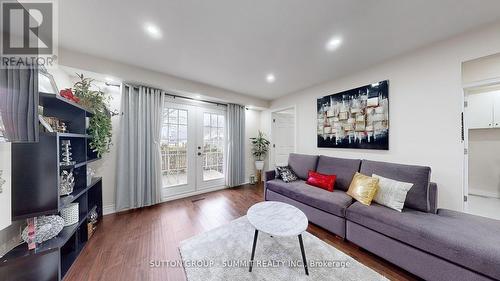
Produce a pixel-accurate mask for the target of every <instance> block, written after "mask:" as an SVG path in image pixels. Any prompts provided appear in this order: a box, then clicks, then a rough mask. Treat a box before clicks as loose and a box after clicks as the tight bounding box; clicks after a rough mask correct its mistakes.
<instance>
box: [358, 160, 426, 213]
mask: <svg viewBox="0 0 500 281" xmlns="http://www.w3.org/2000/svg"><path fill="white" fill-rule="evenodd" d="M360 172H361V173H362V174H365V175H372V174H377V175H379V176H382V177H386V178H390V179H393V180H397V181H404V182H408V183H413V186H412V188H411V189H410V191H408V193H407V194H406V200H405V207H407V208H412V209H415V210H419V211H423V212H428V211H429V210H430V207H429V197H428V193H429V183H430V178H431V168H429V167H424V166H414V165H403V164H395V163H386V162H377V161H370V160H363V161H362V162H361V170H360Z"/></svg>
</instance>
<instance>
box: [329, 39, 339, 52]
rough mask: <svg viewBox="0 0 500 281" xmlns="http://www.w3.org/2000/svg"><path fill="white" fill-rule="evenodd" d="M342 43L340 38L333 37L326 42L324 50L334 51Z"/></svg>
mask: <svg viewBox="0 0 500 281" xmlns="http://www.w3.org/2000/svg"><path fill="white" fill-rule="evenodd" d="M341 44H342V38H340V37H333V38H331V39H330V40H328V42H327V43H326V50H328V51H335V50H336V49H337V48H338V47H339V46H340V45H341Z"/></svg>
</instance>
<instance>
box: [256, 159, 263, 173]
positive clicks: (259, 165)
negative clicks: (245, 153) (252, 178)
mask: <svg viewBox="0 0 500 281" xmlns="http://www.w3.org/2000/svg"><path fill="white" fill-rule="evenodd" d="M255 169H257V170H259V171H262V170H263V169H264V161H262V160H256V161H255Z"/></svg>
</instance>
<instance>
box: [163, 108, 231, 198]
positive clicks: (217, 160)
mask: <svg viewBox="0 0 500 281" xmlns="http://www.w3.org/2000/svg"><path fill="white" fill-rule="evenodd" d="M163 114H164V116H163V126H162V141H161V154H162V155H161V159H162V180H163V192H162V197H163V198H168V197H172V196H178V195H181V194H186V193H191V192H195V191H199V190H202V189H205V188H210V187H215V186H222V185H224V160H225V157H224V156H225V151H224V147H225V131H224V130H225V111H224V110H220V109H215V108H211V107H210V106H207V107H202V106H194V105H188V104H180V103H174V102H166V103H165V107H164V111H163ZM212 119H213V120H212Z"/></svg>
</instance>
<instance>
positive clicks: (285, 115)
mask: <svg viewBox="0 0 500 281" xmlns="http://www.w3.org/2000/svg"><path fill="white" fill-rule="evenodd" d="M271 119H272V120H271V121H272V125H271V140H272V145H271V155H270V156H271V157H270V161H269V162H270V165H269V166H270V167H269V168H270V169H274V168H275V167H276V166H286V165H287V164H288V155H289V154H290V153H293V152H295V147H296V140H295V138H296V134H295V122H296V119H295V107H290V108H285V109H280V110H277V111H273V112H272V113H271Z"/></svg>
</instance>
